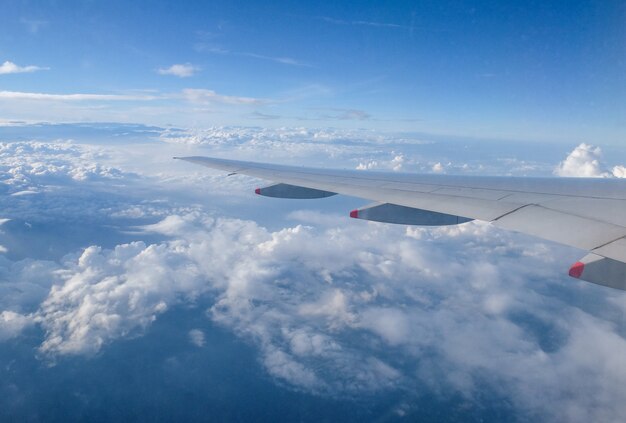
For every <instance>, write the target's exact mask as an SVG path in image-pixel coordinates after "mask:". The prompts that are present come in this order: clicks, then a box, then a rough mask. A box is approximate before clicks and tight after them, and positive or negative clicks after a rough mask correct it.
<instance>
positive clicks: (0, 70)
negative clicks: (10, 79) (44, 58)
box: [0, 60, 50, 75]
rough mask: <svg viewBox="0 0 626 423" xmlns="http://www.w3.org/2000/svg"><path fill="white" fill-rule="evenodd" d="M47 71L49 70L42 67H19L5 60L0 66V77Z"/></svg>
mask: <svg viewBox="0 0 626 423" xmlns="http://www.w3.org/2000/svg"><path fill="white" fill-rule="evenodd" d="M49 69H50V68H44V67H40V66H34V65H29V66H19V65H16V64H15V63H13V62H10V61H8V60H7V61H5V62H4V63H3V64H1V65H0V75H7V74H10V73H32V72H37V71H41V70H49Z"/></svg>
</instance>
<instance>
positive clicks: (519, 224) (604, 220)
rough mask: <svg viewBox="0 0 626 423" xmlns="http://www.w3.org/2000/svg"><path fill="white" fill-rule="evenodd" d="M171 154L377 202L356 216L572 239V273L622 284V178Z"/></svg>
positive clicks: (318, 193)
mask: <svg viewBox="0 0 626 423" xmlns="http://www.w3.org/2000/svg"><path fill="white" fill-rule="evenodd" d="M176 158H178V159H181V160H185V161H188V162H191V163H196V164H200V165H203V166H207V167H210V168H214V169H220V170H224V171H227V172H230V173H240V174H244V175H250V176H254V177H257V178H261V179H266V180H269V181H273V182H275V184H273V185H270V186H268V187H265V188H258V189H257V190H256V193H257V194H260V195H266V196H270V197H280V198H300V199H303V198H322V197H328V196H330V195H334V194H345V195H350V196H354V197H361V198H365V199H369V200H372V201H374V202H375V203H374V204H372V205H370V206H367V207H364V208H361V209H357V210H353V211H352V212H351V213H350V216H351V217H354V218H361V219H366V220H375V221H380V222H390V223H402V224H414V225H452V224H459V223H463V222H467V221H469V220H472V219H477V220H482V221H487V222H491V223H492V224H493V225H495V226H498V227H501V228H504V229H509V230H513V231H518V232H523V233H526V234H530V235H534V236H537V237H539V238H543V239H546V240H550V241H555V242H558V243H561V244H566V245H570V246H573V247H577V248H580V249H583V250H587V251H588V252H589V254H587V255H586V256H585V257H583V258H582V259H581V260H580V261H578V262H576V263H575V264H574V265H573V266H572V267H571V268H570V271H569V274H570V276H572V277H576V278H579V279H582V280H586V281H589V282H593V283H596V284H600V285H604V286H609V287H612V288H617V289H622V290H626V180H619V179H608V178H606V179H603V178H599V179H588V178H520V177H488V176H454V175H418V174H408V173H405V174H400V173H382V172H380V173H379V172H367V171H358V170H331V169H314V168H306V167H296V166H283V165H275V164H265V163H254V162H244V161H237V160H227V159H217V158H210V157H201V156H193V157H176Z"/></svg>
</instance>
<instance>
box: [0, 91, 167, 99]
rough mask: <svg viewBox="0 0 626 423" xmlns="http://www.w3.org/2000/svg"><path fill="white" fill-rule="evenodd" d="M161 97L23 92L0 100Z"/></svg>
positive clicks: (1, 96) (6, 93) (5, 94)
mask: <svg viewBox="0 0 626 423" xmlns="http://www.w3.org/2000/svg"><path fill="white" fill-rule="evenodd" d="M157 98H159V97H157V96H153V95H135V94H45V93H29V92H21V91H0V99H7V100H36V101H39V100H48V101H148V100H155V99H157Z"/></svg>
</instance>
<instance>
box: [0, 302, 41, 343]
mask: <svg viewBox="0 0 626 423" xmlns="http://www.w3.org/2000/svg"><path fill="white" fill-rule="evenodd" d="M32 324H33V321H32V319H31V318H29V317H28V316H24V315H21V314H19V313H15V312H12V311H6V310H5V311H3V312H0V341H6V340H7V339H10V338H13V337H15V336H17V335H19V334H20V333H21V332H22V331H23V330H24V329H25V328H26V327H28V326H30V325H32Z"/></svg>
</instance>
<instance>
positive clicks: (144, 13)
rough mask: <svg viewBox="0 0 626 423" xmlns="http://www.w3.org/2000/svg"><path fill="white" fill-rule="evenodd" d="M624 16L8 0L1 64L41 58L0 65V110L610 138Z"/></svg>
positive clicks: (44, 115)
mask: <svg viewBox="0 0 626 423" xmlns="http://www.w3.org/2000/svg"><path fill="white" fill-rule="evenodd" d="M625 22H626V7H625V6H624V5H623V3H622V2H606V1H578V2H571V1H562V2H560V1H555V2H549V3H546V2H541V1H532V2H506V3H503V2H496V1H469V2H462V1H445V2H438V1H433V2H400V1H398V2H359V3H358V4H355V3H347V2H344V3H337V2H315V3H302V2H271V3H267V2H192V1H189V2H141V1H137V2H132V3H130V4H129V3H128V2H116V1H113V2H91V1H90V2H74V1H68V2H60V3H58V2H45V1H37V2H29V1H13V2H10V3H9V4H5V5H3V13H2V16H1V17H0V63H4V62H6V61H9V62H11V63H12V64H15V65H17V66H18V67H21V68H22V70H25V69H23V68H25V67H28V66H36V67H40V68H42V69H40V70H33V71H31V72H20V73H8V72H6V73H4V74H0V91H8V92H9V93H5V95H4V98H2V99H0V118H2V119H5V120H11V119H17V120H31V121H32V120H34V121H65V122H67V121H73V120H74V121H76V120H78V121H123V122H137V123H150V124H159V125H167V124H172V125H179V126H195V127H206V126H211V125H224V124H226V125H235V124H238V125H263V126H274V127H276V126H304V127H327V126H337V127H344V128H345V127H347V128H356V127H364V128H372V129H382V130H399V131H409V132H410V131H421V132H430V133H439V134H450V135H465V136H474V137H483V138H500V139H516V140H557V141H567V142H569V143H577V142H583V141H586V142H593V143H599V144H618V143H620V142H623V134H624V131H625V129H626V126H625V123H624V122H625V119H624V116H625V115H626V106H625V104H626V101H625V100H626V80H625V79H626V25H624V23H625ZM176 64H178V65H183V67H182V68H178V69H179V72H178V75H179V76H176V75H175V74H172V73H167V72H165V74H163V72H161V73H160V72H159V70H162V71H166V70H168V69H171V67H172V66H173V65H176ZM181 69H183V71H182V72H183V73H182V74H181V73H180V70H181ZM185 70H186V74H187V76H184V77H181V76H180V75H183V74H185ZM189 90H195V91H189ZM16 92H17V93H44V94H100V95H105V96H110V95H118V96H121V97H119V98H112V97H101V98H95V99H94V98H87V99H85V98H82V99H78V98H75V97H74V98H68V97H64V98H60V97H56V98H55V97H44V98H41V97H38V98H36V99H33V98H30V99H25V98H24V96H23V95H21V96H20V95H19V94H15V93H16ZM11 93H13V94H11Z"/></svg>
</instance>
